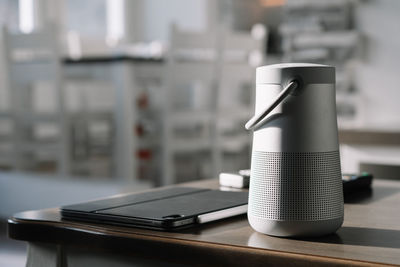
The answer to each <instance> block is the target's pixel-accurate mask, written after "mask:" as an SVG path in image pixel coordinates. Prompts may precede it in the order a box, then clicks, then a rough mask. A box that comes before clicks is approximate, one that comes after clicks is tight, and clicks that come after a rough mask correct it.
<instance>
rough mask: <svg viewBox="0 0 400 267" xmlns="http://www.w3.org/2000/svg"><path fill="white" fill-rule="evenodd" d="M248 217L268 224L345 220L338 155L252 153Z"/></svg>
mask: <svg viewBox="0 0 400 267" xmlns="http://www.w3.org/2000/svg"><path fill="white" fill-rule="evenodd" d="M249 196H250V197H249V214H250V215H252V216H255V217H259V218H263V219H269V220H291V221H315V220H327V219H334V218H338V217H341V216H343V189H342V179H341V171H340V157H339V151H332V152H314V153H289V152H261V151H253V155H252V168H251V180H250V194H249Z"/></svg>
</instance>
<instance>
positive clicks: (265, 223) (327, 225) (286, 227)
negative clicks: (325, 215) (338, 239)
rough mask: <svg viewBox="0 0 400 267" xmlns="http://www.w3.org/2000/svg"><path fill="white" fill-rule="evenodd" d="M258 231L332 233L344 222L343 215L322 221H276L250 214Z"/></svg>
mask: <svg viewBox="0 0 400 267" xmlns="http://www.w3.org/2000/svg"><path fill="white" fill-rule="evenodd" d="M248 219H249V223H250V225H251V227H253V229H254V230H256V231H257V232H260V233H263V234H267V235H272V236H280V237H311V236H322V235H327V234H332V233H334V232H336V230H338V229H339V228H340V227H341V226H342V223H343V217H340V218H336V219H329V220H321V221H276V220H267V219H262V218H258V217H254V216H251V215H248Z"/></svg>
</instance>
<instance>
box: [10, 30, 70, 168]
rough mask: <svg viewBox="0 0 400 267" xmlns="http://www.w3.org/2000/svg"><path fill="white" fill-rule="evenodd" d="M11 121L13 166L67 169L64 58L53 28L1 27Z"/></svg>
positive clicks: (67, 148) (67, 149) (67, 147)
mask: <svg viewBox="0 0 400 267" xmlns="http://www.w3.org/2000/svg"><path fill="white" fill-rule="evenodd" d="M3 37H4V44H5V51H6V59H7V60H6V67H7V72H8V75H9V87H10V102H11V109H12V110H11V114H12V116H13V120H14V132H13V144H14V152H15V158H14V159H15V167H16V169H18V170H26V169H30V168H36V164H39V163H40V162H41V161H46V162H47V161H55V163H56V165H57V172H58V173H59V174H61V175H65V174H67V172H68V170H69V146H68V140H69V138H68V132H69V131H68V122H67V119H66V118H67V117H66V112H65V107H64V92H63V74H62V62H61V60H62V59H61V55H60V51H59V44H58V35H57V31H56V30H55V29H54V28H53V27H50V26H49V27H48V28H47V29H44V30H41V31H40V32H33V33H30V34H20V33H10V32H8V30H7V29H5V28H4V29H3Z"/></svg>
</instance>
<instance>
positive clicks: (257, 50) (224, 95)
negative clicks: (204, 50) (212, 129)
mask: <svg viewBox="0 0 400 267" xmlns="http://www.w3.org/2000/svg"><path fill="white" fill-rule="evenodd" d="M266 39H267V29H266V27H265V26H263V25H260V24H257V25H254V26H253V28H252V31H251V32H234V31H231V30H229V29H222V30H221V46H220V49H221V52H220V56H221V60H220V64H221V65H220V69H221V71H220V76H219V97H218V99H219V103H218V107H219V109H220V110H221V109H222V110H228V113H231V111H232V109H233V110H238V109H240V107H239V106H238V105H240V104H244V105H247V106H251V103H252V101H253V100H254V95H253V93H252V92H253V91H254V88H253V87H254V86H253V85H254V78H255V68H256V67H258V66H260V65H262V63H263V61H264V53H265V44H266ZM240 102H243V103H240ZM247 108H248V107H247ZM229 110H230V111H229ZM249 114H250V113H249ZM232 115H234V114H232Z"/></svg>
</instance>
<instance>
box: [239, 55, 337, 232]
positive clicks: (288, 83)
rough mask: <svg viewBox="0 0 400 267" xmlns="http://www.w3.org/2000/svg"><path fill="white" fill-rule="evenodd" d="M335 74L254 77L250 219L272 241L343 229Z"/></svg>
mask: <svg viewBox="0 0 400 267" xmlns="http://www.w3.org/2000/svg"><path fill="white" fill-rule="evenodd" d="M335 99H336V97H335V69H334V68H333V67H330V66H325V65H317V64H306V63H292V64H277V65H270V66H263V67H259V68H257V72H256V109H255V114H256V115H255V116H254V117H253V118H252V119H251V120H250V121H249V122H248V123H247V124H246V128H247V129H254V134H253V151H252V161H251V180H250V189H249V190H250V191H249V208H248V219H249V222H250V225H251V226H252V227H253V228H254V229H255V230H256V231H258V232H261V233H264V234H268V235H273V236H286V237H291V236H318V235H324V234H329V233H332V232H335V231H336V230H337V229H338V228H339V227H340V226H341V225H342V223H343V189H342V179H341V169H340V156H339V143H338V129H337V118H336V100H335Z"/></svg>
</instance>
